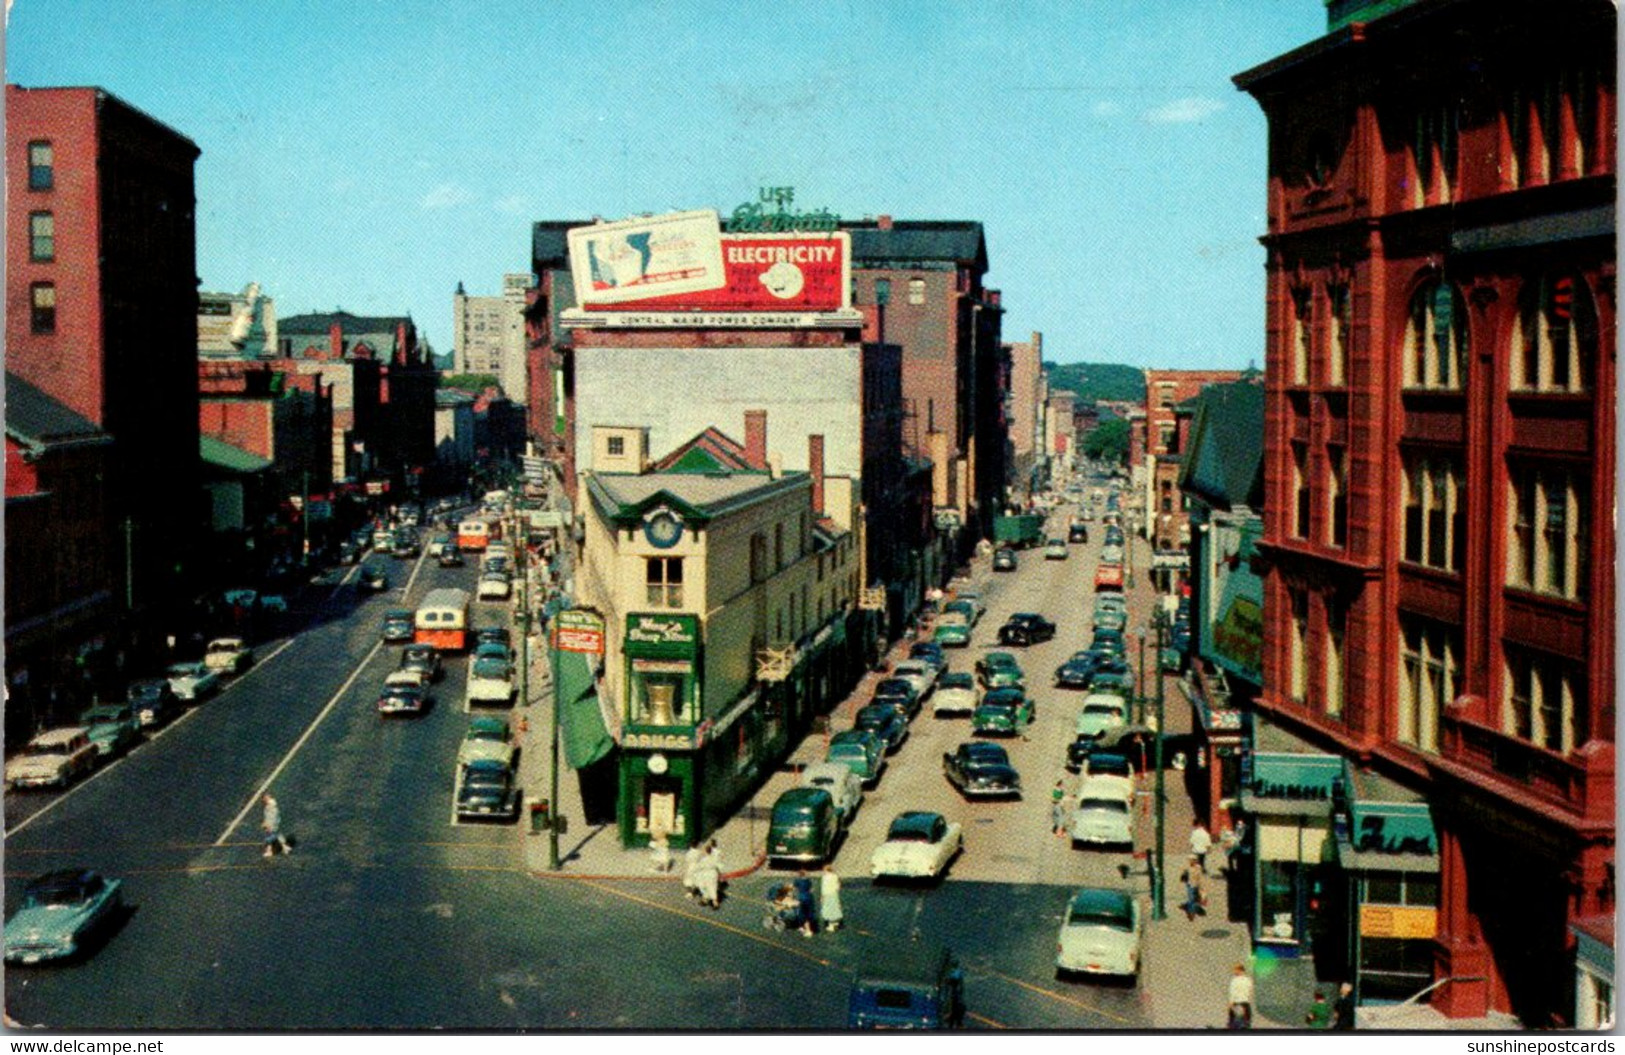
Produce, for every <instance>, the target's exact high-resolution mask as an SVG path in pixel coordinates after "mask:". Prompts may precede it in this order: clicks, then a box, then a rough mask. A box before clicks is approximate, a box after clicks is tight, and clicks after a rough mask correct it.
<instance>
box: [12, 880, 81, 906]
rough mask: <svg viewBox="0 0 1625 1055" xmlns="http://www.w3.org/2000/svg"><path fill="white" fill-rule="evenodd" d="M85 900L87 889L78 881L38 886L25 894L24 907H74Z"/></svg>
mask: <svg viewBox="0 0 1625 1055" xmlns="http://www.w3.org/2000/svg"><path fill="white" fill-rule="evenodd" d="M84 900H85V891H84V889H83V888H82V887H81V886H80V885H79V884H77V883H71V884H70V883H59V884H54V885H52V886H42V887H36V888H34V889H32V890H30V891H28V892H27V893H26V894H24V895H23V907H24V908H72V907H74V906H75V905H78V904H79V903H80V902H82V901H84Z"/></svg>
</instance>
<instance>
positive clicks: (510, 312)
mask: <svg viewBox="0 0 1625 1055" xmlns="http://www.w3.org/2000/svg"><path fill="white" fill-rule="evenodd" d="M534 286H535V280H534V279H533V278H532V277H531V276H530V274H529V273H526V274H514V275H503V276H502V294H501V295H500V296H496V297H474V296H469V295H468V293H467V292H466V291H465V290H464V289H463V284H462V283H461V282H459V283H457V292H456V293H455V294H453V295H452V301H451V308H452V337H453V349H452V350H453V360H452V362H453V367H454V369H455V370H456V371H457V372H458V373H460V374H490V375H492V376H493V377H495V378H496V379H497V381H498V382H499V383H500V384H501V385H502V393H503V395H505V396H507V397H508V398H509V399H511V400H513V401H514V402H515V403H520V404H523V403H525V402H526V401H527V400H528V398H529V392H530V384H529V380H528V377H527V375H528V372H529V371H528V370H527V368H526V355H527V352H528V348H527V341H526V336H525V302H526V299H527V297H528V295H529V293H530V290H531V289H532V288H533V287H534Z"/></svg>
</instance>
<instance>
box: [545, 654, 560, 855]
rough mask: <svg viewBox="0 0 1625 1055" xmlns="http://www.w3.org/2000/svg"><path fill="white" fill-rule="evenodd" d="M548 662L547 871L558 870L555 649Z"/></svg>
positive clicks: (557, 703)
mask: <svg viewBox="0 0 1625 1055" xmlns="http://www.w3.org/2000/svg"><path fill="white" fill-rule="evenodd" d="M547 656H548V662H549V663H550V664H551V667H552V671H553V708H552V710H553V721H552V725H553V730H552V735H551V736H550V737H549V739H550V740H551V741H552V760H551V761H550V762H549V764H548V780H549V781H550V786H549V788H548V792H547V802H548V806H549V807H550V810H551V812H550V813H549V814H548V818H547V819H548V827H547V870H548V871H549V872H557V871H558V870H559V651H558V649H556V648H549V649H548V650H547Z"/></svg>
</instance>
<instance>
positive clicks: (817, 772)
mask: <svg viewBox="0 0 1625 1055" xmlns="http://www.w3.org/2000/svg"><path fill="white" fill-rule="evenodd" d="M800 786H801V787H804V788H819V789H821V790H823V791H827V792H829V797H830V798H831V799H833V800H834V802H835V812H836V813H837V814H838V815H839V816H840V821H841V827H843V828H844V827H846V826H847V825H848V824H851V823H852V817H853V815H854V814H856V813H857V812H858V806H859V805H861V804H862V802H863V781H862V780H861V779H859V777H858V775H857V774H856V773H854V772H852V769H851V767H849V766H846V765H843V764H842V763H840V762H815V763H813V764H812V765H810V766H808V767H807V768H806V769H803V770H802V771H801V783H800Z"/></svg>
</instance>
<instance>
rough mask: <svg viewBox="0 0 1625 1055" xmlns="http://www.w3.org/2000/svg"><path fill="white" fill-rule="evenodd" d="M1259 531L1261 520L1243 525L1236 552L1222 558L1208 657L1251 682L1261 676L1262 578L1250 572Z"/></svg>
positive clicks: (1262, 648) (1261, 528)
mask: <svg viewBox="0 0 1625 1055" xmlns="http://www.w3.org/2000/svg"><path fill="white" fill-rule="evenodd" d="M1262 531H1263V526H1262V525H1261V524H1257V523H1249V524H1247V525H1246V526H1244V527H1243V528H1242V529H1241V531H1240V533H1239V536H1240V537H1239V539H1238V543H1237V549H1236V552H1235V554H1234V555H1233V556H1232V557H1231V558H1229V559H1227V560H1226V561H1225V565H1226V568H1225V570H1224V571H1223V572H1222V573H1221V574H1222V577H1223V580H1224V586H1223V589H1222V591H1221V592H1220V594H1219V609H1218V618H1217V619H1215V620H1214V623H1213V630H1212V635H1213V638H1212V640H1213V644H1212V653H1213V654H1212V655H1211V656H1210V657H1209V658H1211V659H1212V660H1213V662H1215V663H1217V664H1218V665H1219V666H1220V667H1222V668H1224V669H1225V670H1227V671H1229V672H1231V673H1232V674H1236V675H1238V676H1240V677H1243V678H1246V679H1247V680H1249V681H1251V682H1253V683H1254V684H1260V683H1262V682H1263V680H1264V581H1263V580H1262V579H1260V578H1259V577H1258V576H1257V575H1254V574H1253V569H1252V564H1251V558H1252V556H1253V543H1254V542H1255V541H1256V540H1257V538H1258V536H1259V535H1260V534H1261V533H1262Z"/></svg>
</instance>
